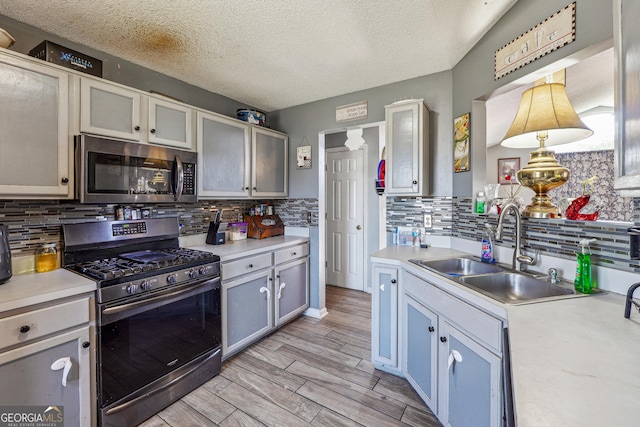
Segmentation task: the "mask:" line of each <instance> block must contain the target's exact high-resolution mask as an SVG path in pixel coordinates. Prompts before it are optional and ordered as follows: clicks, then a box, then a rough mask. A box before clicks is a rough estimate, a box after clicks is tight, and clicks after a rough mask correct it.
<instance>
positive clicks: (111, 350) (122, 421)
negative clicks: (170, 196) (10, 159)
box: [63, 218, 222, 426]
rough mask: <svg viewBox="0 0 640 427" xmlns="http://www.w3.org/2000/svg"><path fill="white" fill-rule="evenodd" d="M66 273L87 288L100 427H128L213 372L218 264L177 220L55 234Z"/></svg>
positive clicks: (103, 224)
mask: <svg viewBox="0 0 640 427" xmlns="http://www.w3.org/2000/svg"><path fill="white" fill-rule="evenodd" d="M63 232H64V241H65V252H64V266H65V268H66V269H68V270H71V271H74V272H76V273H78V274H82V275H84V276H87V277H90V278H92V279H94V280H96V282H97V284H98V290H97V295H96V300H97V308H96V317H97V319H96V323H97V324H96V329H97V342H98V347H97V387H98V389H97V406H98V422H99V425H101V426H123V425H135V424H138V423H140V422H141V421H143V420H145V419H147V418H149V417H150V416H152V415H153V414H155V413H156V412H158V411H159V410H161V409H163V408H164V407H166V406H167V405H169V404H170V403H172V402H174V401H175V400H177V399H179V398H180V397H182V396H184V395H185V394H187V393H188V392H190V391H191V390H193V389H195V388H196V387H198V386H200V385H201V384H203V383H205V382H206V381H208V380H209V379H211V378H213V377H214V376H215V375H217V374H218V373H219V372H220V368H221V356H222V354H221V311H220V258H219V257H218V256H216V255H213V254H211V253H209V252H203V251H196V250H191V249H186V248H181V247H179V243H178V236H179V225H178V220H177V218H154V219H145V220H138V221H100V222H89V223H79V224H68V225H64V226H63Z"/></svg>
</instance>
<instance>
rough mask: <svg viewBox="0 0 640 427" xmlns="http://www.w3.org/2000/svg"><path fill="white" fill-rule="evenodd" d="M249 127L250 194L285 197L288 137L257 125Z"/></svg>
mask: <svg viewBox="0 0 640 427" xmlns="http://www.w3.org/2000/svg"><path fill="white" fill-rule="evenodd" d="M251 129H252V131H251V137H252V152H251V166H252V167H251V169H252V180H251V196H252V197H286V196H287V191H288V179H289V178H288V169H287V168H288V160H287V159H288V142H289V140H288V138H287V137H286V136H284V135H282V134H279V133H277V132H272V131H269V130H267V129H261V128H259V127H257V126H254V127H252V128H251Z"/></svg>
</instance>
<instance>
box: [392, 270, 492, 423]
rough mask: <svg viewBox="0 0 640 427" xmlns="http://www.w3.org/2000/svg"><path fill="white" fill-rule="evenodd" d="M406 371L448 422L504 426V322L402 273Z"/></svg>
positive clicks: (422, 278) (404, 365) (402, 340)
mask: <svg viewBox="0 0 640 427" xmlns="http://www.w3.org/2000/svg"><path fill="white" fill-rule="evenodd" d="M402 284H403V287H402V292H403V296H402V308H401V313H402V314H401V316H402V318H403V321H402V325H401V327H402V329H401V331H400V336H401V337H400V341H401V342H402V343H403V344H404V346H403V351H402V352H401V354H402V360H401V363H400V364H401V366H402V373H403V375H404V376H405V377H406V378H407V380H408V381H409V383H410V384H411V385H412V386H413V387H414V389H415V390H416V392H417V393H418V395H419V396H420V397H421V398H422V399H423V400H424V402H425V403H426V404H427V405H428V406H429V407H430V408H431V409H432V410H433V411H434V413H435V414H436V415H437V417H438V419H439V420H440V421H441V422H442V423H443V424H444V425H446V426H449V425H450V426H461V427H466V426H468V427H476V426H478V427H479V426H488V427H498V426H501V425H502V406H503V403H502V402H503V400H502V399H503V393H502V389H501V384H502V382H501V380H502V369H501V367H502V348H501V346H502V338H501V336H502V335H501V334H502V327H503V325H502V320H501V319H497V318H495V317H493V316H491V315H489V314H487V313H484V312H482V311H481V310H479V309H477V308H475V307H473V306H471V305H469V304H467V303H465V302H464V301H462V300H459V299H457V298H455V297H453V296H452V295H449V294H447V293H446V292H444V291H442V290H441V289H439V288H438V287H436V286H435V285H432V284H431V283H429V281H428V280H425V277H417V276H415V275H413V274H412V273H410V272H405V274H404V275H403V283H402Z"/></svg>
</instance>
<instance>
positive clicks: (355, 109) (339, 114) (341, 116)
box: [336, 101, 369, 123]
mask: <svg viewBox="0 0 640 427" xmlns="http://www.w3.org/2000/svg"><path fill="white" fill-rule="evenodd" d="M368 105H369V104H368V102H367V101H361V102H356V103H355V104H348V105H341V106H339V107H336V123H340V122H349V121H352V120H360V119H366V118H367V112H368Z"/></svg>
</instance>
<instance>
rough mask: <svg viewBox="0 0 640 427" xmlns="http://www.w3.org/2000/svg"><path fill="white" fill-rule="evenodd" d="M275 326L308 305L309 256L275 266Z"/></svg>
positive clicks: (292, 316) (300, 311) (297, 313)
mask: <svg viewBox="0 0 640 427" xmlns="http://www.w3.org/2000/svg"><path fill="white" fill-rule="evenodd" d="M274 292H275V294H276V295H275V298H274V302H275V323H276V324H275V326H280V325H281V324H282V323H284V322H286V321H288V320H290V319H292V318H294V317H296V316H297V315H299V314H300V313H302V312H303V311H304V310H306V308H307V307H309V258H308V257H306V258H304V259H300V260H298V261H293V262H290V263H287V264H284V265H281V266H277V267H276V282H275V288H274Z"/></svg>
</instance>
